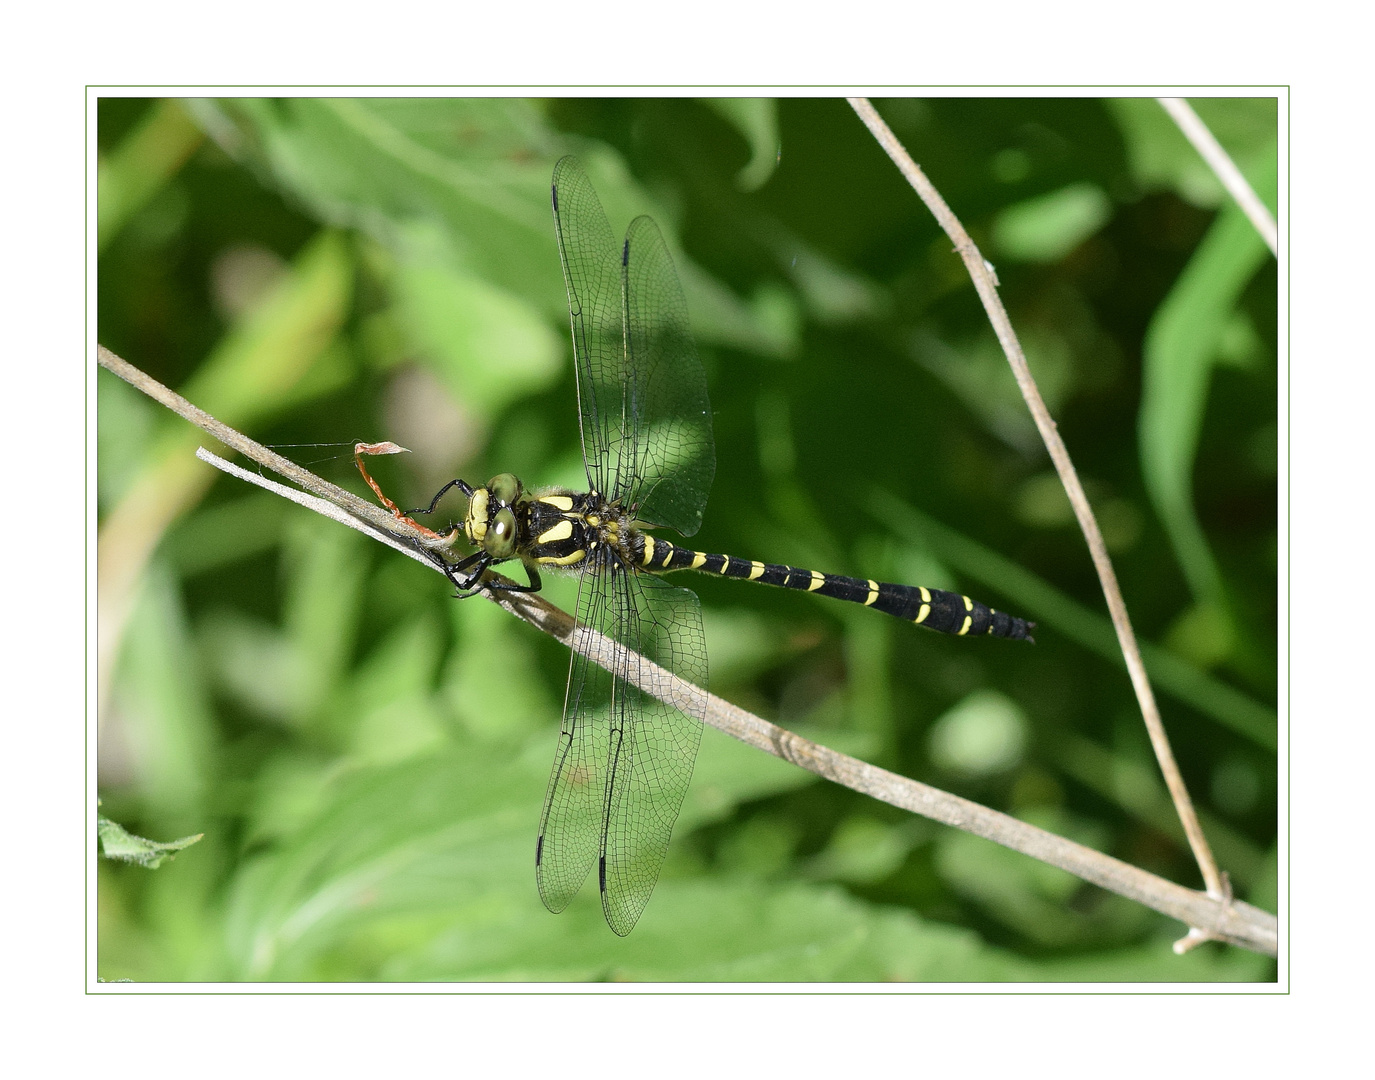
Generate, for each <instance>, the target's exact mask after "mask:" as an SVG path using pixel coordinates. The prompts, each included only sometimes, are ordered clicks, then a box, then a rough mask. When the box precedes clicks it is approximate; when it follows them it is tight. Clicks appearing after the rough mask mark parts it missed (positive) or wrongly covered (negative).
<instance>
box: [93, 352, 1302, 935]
mask: <svg viewBox="0 0 1375 1080" xmlns="http://www.w3.org/2000/svg"><path fill="white" fill-rule="evenodd" d="M100 362H101V364H102V366H104V367H106V368H109V369H110V370H111V371H113V372H115V373H116V374H118V375H120V376H121V377H127V376H126V375H125V373H126V372H128V373H130V374H132V375H134V376H136V378H130V379H129V381H130V382H131V383H133V384H134V385H135V386H138V387H139V388H140V389H142V390H144V391H145V392H146V393H148V394H149V395H150V396H152V397H154V398H156V399H157V400H158V401H162V402H164V403H170V404H169V407H174V408H175V411H176V412H178V413H179V414H180V415H182V416H185V417H186V418H187V419H189V420H191V421H192V423H195V424H197V425H198V426H200V427H203V428H204V429H205V430H207V431H211V432H213V433H214V435H215V437H216V438H217V439H219V440H220V441H221V442H223V443H225V444H227V445H231V446H234V447H235V448H236V449H239V450H240V451H241V452H243V453H244V454H246V455H247V456H248V457H250V458H252V459H253V460H255V461H259V462H261V463H262V464H264V465H267V466H268V467H269V468H275V466H274V465H272V464H271V463H270V462H271V460H273V459H275V460H277V461H281V462H283V463H284V464H286V465H287V466H289V468H290V478H291V479H292V480H295V481H296V482H297V483H300V484H301V486H302V487H305V488H307V489H308V490H310V491H313V492H317V493H318V494H319V496H320V497H319V498H313V497H312V496H310V495H304V494H301V493H300V492H293V491H291V490H290V489H288V488H284V487H282V485H280V484H277V483H275V482H273V481H271V480H268V479H266V478H264V477H262V476H259V475H258V474H256V473H253V472H250V471H248V470H246V469H240V468H238V467H237V466H234V465H231V464H230V463H229V462H226V461H223V460H222V459H220V458H217V457H216V456H215V455H213V454H211V453H209V452H208V451H205V450H201V451H199V452H198V454H197V456H198V457H199V458H201V460H202V461H206V462H208V463H210V464H212V465H214V466H215V467H216V468H221V469H224V470H225V471H226V472H230V473H232V474H233V475H235V476H238V477H240V478H241V479H243V480H246V481H248V482H249V483H252V484H256V485H258V486H259V487H263V488H265V489H267V490H269V491H275V492H277V493H278V494H281V495H283V496H284V497H287V498H290V499H292V501H294V502H297V503H299V504H300V505H302V506H306V507H308V508H309V509H312V510H316V511H318V512H320V513H324V514H326V515H327V516H329V517H331V518H333V519H334V520H336V521H342V522H343V523H344V524H347V525H349V526H350V527H352V528H356V529H359V530H360V531H361V532H365V533H368V534H369V535H372V536H375V537H377V538H378V539H381V540H382V541H383V542H384V543H389V544H390V545H391V546H393V547H396V548H397V549H398V550H400V551H402V553H403V554H406V555H409V556H411V557H412V558H415V559H417V560H419V561H421V562H422V563H424V564H425V565H429V566H431V567H432V568H433V569H435V570H436V572H439V568H438V567H437V566H435V565H434V564H433V562H432V561H431V560H429V559H427V558H426V557H425V556H424V555H423V554H421V553H420V551H419V550H418V549H417V548H416V547H415V539H416V538H415V537H413V536H411V535H410V533H411V531H412V530H410V529H409V527H408V526H406V525H405V524H404V523H403V522H400V521H397V520H396V519H395V518H394V517H392V515H390V514H387V513H385V512H382V511H379V510H378V508H377V507H374V506H371V505H370V504H368V503H366V502H363V501H362V500H360V499H358V498H356V497H355V496H353V495H352V494H350V493H349V492H346V491H343V490H342V489H340V488H336V487H335V486H334V485H333V484H329V483H327V482H326V481H323V480H321V479H320V478H319V477H316V476H314V475H313V474H311V473H309V472H308V471H307V470H305V469H302V468H301V467H300V466H298V465H295V464H294V463H292V462H288V461H285V459H283V458H280V457H279V456H278V455H276V454H273V453H272V452H271V451H269V450H267V449H266V448H264V447H261V446H259V445H258V444H257V443H255V442H253V440H252V439H249V438H247V437H246V436H243V435H241V434H239V433H238V432H236V431H234V430H233V429H231V428H227V427H225V425H223V424H221V423H219V421H217V420H215V419H214V418H213V417H210V416H208V415H207V414H205V413H203V412H201V410H199V409H197V408H195V406H193V405H190V403H189V402H187V401H186V400H185V399H184V398H181V397H179V396H178V395H176V394H173V393H172V392H171V391H169V390H167V389H166V388H165V387H162V386H161V385H160V384H159V383H157V382H155V381H154V380H152V379H150V378H149V377H148V376H146V375H144V374H143V373H142V372H140V371H138V370H137V369H136V368H134V367H132V366H131V365H129V364H127V363H125V362H124V361H122V360H119V358H118V357H115V356H114V355H113V354H112V353H109V352H108V351H107V350H101V357H100ZM284 475H287V474H285V473H284ZM335 493H337V494H338V495H342V496H344V497H345V498H343V499H339V498H337V497H336V495H335ZM355 505H357V506H359V507H361V508H362V509H363V510H365V511H367V512H366V513H365V514H360V515H358V516H359V517H362V518H365V519H366V520H364V521H348V520H345V519H347V518H349V517H350V516H352V515H353V514H354V507H355ZM336 508H337V509H336ZM341 510H342V511H344V512H343V513H342V515H341V514H340V511H341ZM379 533H380V534H381V535H378V534H379ZM484 595H485V596H487V598H488V599H490V600H492V601H493V602H494V603H496V604H498V605H499V606H501V607H503V608H505V609H506V610H507V611H508V612H510V613H511V614H513V615H515V616H517V617H518V618H521V619H523V620H525V621H526V622H528V623H529V624H530V625H532V626H534V627H536V628H537V629H539V630H542V631H544V632H545V633H547V634H549V635H550V636H552V637H554V638H555V639H557V640H558V641H560V642H563V643H564V644H565V645H567V646H568V647H569V648H571V649H573V650H575V651H577V652H580V653H582V654H583V655H585V656H587V657H588V658H589V659H591V660H592V661H593V662H594V663H597V664H599V665H601V666H602V667H606V668H608V669H610V668H611V665H612V664H613V662H614V661H613V657H614V655H615V654H616V652H617V651H618V650H621V649H623V648H624V646H621V645H618V644H617V643H616V642H614V641H612V640H610V639H609V638H607V637H605V636H603V635H601V634H599V633H597V632H595V631H593V630H591V629H589V628H587V627H582V626H579V625H578V624H577V622H576V620H574V618H573V617H572V616H571V615H569V614H568V613H567V612H565V611H562V610H560V609H559V608H557V607H554V605H552V604H550V603H549V602H548V601H547V600H545V599H544V598H543V597H542V596H540V595H539V594H537V593H510V592H505V591H494V590H487V591H486V592H485V593H484ZM617 670H619V671H621V672H622V673H625V672H626V671H630V672H632V673H634V678H635V682H636V685H637V686H639V688H640V689H641V690H643V691H644V692H646V693H648V694H651V695H653V696H655V697H658V698H660V699H661V700H663V701H666V702H668V703H669V704H671V705H675V706H677V707H679V708H681V709H683V710H685V711H687V712H688V713H689V714H703V713H704V714H705V719H706V722H707V723H708V724H710V725H711V726H712V727H714V728H716V729H718V730H719V731H723V732H725V733H726V734H727V735H731V736H733V737H735V738H737V739H739V740H741V741H742V742H745V743H748V744H749V745H750V746H753V747H756V748H757V749H760V750H764V751H766V752H767V753H770V754H773V755H775V756H776V757H780V758H783V759H784V760H785V761H790V762H792V763H793V764H795V765H799V766H801V767H802V768H804V769H807V770H808V771H810V772H813V773H815V774H816V775H818V776H822V777H825V778H826V779H828V780H832V781H834V782H835V783H838V784H842V785H844V786H845V787H848V788H850V789H852V790H854V791H858V792H861V793H863V794H866V795H870V796H872V797H873V798H876V799H880V800H882V801H883V802H886V803H889V804H891V805H893V806H897V807H901V808H902V809H905V810H909V811H911V812H912V813H916V814H921V815H922V816H924V817H928V818H930V819H932V820H933V821H939V822H941V823H942V824H946V825H951V826H954V827H955V828H958V829H963V830H964V831H966V832H969V833H972V834H974V835H976V836H982V837H984V838H985V839H988V840H992V841H993V842H994V843H997V844H1001V845H1003V846H1004V847H1007V848H1011V849H1012V850H1013V851H1020V852H1022V853H1023V854H1026V855H1030V856H1031V857H1032V858H1035V859H1039V860H1041V861H1042V862H1046V863H1049V864H1051V865H1053V866H1058V867H1060V868H1061V869H1063V870H1066V871H1068V872H1069V873H1071V874H1074V875H1075V876H1076V877H1079V878H1081V879H1082V880H1084V881H1087V882H1090V883H1092V884H1095V885H1098V886H1101V887H1102V888H1104V889H1108V890H1109V891H1111V892H1115V893H1118V894H1119V895H1121V896H1125V897H1128V898H1129V899H1132V900H1135V901H1137V902H1138V903H1141V904H1144V905H1145V906H1147V907H1150V908H1152V909H1154V910H1156V911H1159V912H1162V913H1163V914H1165V915H1169V916H1171V917H1172V918H1176V919H1179V920H1180V921H1181V922H1183V923H1185V924H1186V925H1188V926H1191V927H1198V928H1201V930H1202V931H1203V932H1204V933H1206V934H1208V935H1209V936H1210V937H1212V938H1216V939H1217V940H1220V941H1228V942H1231V943H1232V944H1234V945H1238V946H1240V947H1242V948H1246V949H1251V950H1253V951H1255V952H1260V953H1264V954H1266V955H1268V956H1274V955H1276V952H1277V949H1278V933H1279V931H1278V921H1277V920H1276V919H1275V917H1274V916H1273V915H1271V914H1269V913H1268V912H1265V911H1262V910H1260V909H1259V908H1255V907H1252V906H1250V905H1249V904H1243V903H1240V902H1230V903H1228V902H1220V901H1218V900H1215V899H1212V898H1210V897H1208V896H1205V895H1204V894H1202V893H1199V892H1196V891H1194V890H1192V889H1187V888H1185V887H1183V886H1182V885H1176V884H1175V883H1174V882H1171V881H1166V880H1165V879H1163V878H1160V877H1156V876H1155V875H1154V874H1149V873H1147V872H1146V871H1144V870H1140V869H1137V868H1136V867H1134V866H1130V865H1128V864H1127V863H1124V862H1121V861H1120V860H1118V859H1114V858H1112V857H1110V856H1108V855H1104V854H1102V853H1101V852H1097V851H1094V850H1092V849H1091V848H1087V847H1084V846H1083V845H1081V844H1076V843H1074V842H1073V841H1071V840H1066V839H1064V838H1063V837H1059V836H1056V835H1054V834H1053V833H1048V832H1046V831H1044V830H1042V829H1038V828H1036V827H1035V826H1033V825H1028V824H1026V823H1025V822H1022V821H1018V820H1017V819H1016V818H1013V817H1009V816H1007V815H1006V814H1001V813H999V812H997V811H996V810H990V809H988V808H987V807H984V806H980V805H979V804H978V803H974V802H970V801H969V800H968V799H962V798H960V797H959V796H958V795H951V794H949V793H947V792H944V791H941V790H939V789H938V788H933V787H930V786H928V785H926V784H921V783H918V782H917V781H915V780H910V779H908V778H906V777H903V776H898V775H897V774H895V773H891V772H888V771H887V770H885V769H880V768H878V767H876V766H874V765H869V764H867V763H866V762H863V761H859V760H858V759H856V758H852V757H848V756H846V755H845V754H841V753H837V752H836V751H834V750H831V749H829V748H827V747H825V746H821V745H820V744H818V743H814V742H812V741H810V740H808V739H804V738H802V737H801V736H798V735H794V734H793V733H792V732H790V731H786V730H785V729H783V728H780V727H777V726H776V725H774V724H771V723H769V722H768V721H766V720H763V719H761V718H759V717H757V716H754V715H752V714H750V713H748V712H746V711H745V710H744V709H740V708H738V707H737V706H735V705H732V704H730V702H728V701H724V700H722V699H721V698H718V697H715V696H714V695H712V694H709V693H707V692H706V691H705V690H703V689H701V688H700V687H698V686H694V685H693V684H691V683H689V682H686V681H684V680H683V679H680V678H679V677H677V676H676V675H674V674H673V673H672V672H669V671H666V670H664V669H663V668H660V667H658V666H657V665H655V664H653V663H651V662H650V661H648V660H646V659H643V658H637V659H636V662H635V663H632V664H621V665H617Z"/></svg>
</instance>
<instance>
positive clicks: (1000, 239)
mask: <svg viewBox="0 0 1375 1080" xmlns="http://www.w3.org/2000/svg"><path fill="white" fill-rule="evenodd" d="M1111 216H1112V200H1111V199H1109V198H1108V196H1107V193H1106V192H1104V191H1103V189H1102V188H1100V187H1098V186H1096V185H1094V184H1088V183H1078V184H1071V185H1070V186H1068V187H1064V188H1061V189H1060V190H1059V191H1052V192H1049V193H1047V194H1045V195H1040V196H1038V197H1036V198H1035V199H1029V200H1027V201H1026V202H1022V203H1017V204H1016V205H1014V206H1009V207H1007V208H1006V209H1005V210H1003V211H1001V212H1000V213H999V214H998V217H997V218H996V219H995V221H994V222H993V239H994V242H995V243H996V244H997V246H998V250H999V251H1001V252H1002V253H1003V254H1004V255H1006V256H1007V257H1008V258H1011V259H1018V260H1021V261H1022V262H1047V263H1053V262H1059V261H1060V260H1061V259H1063V258H1064V257H1065V256H1066V255H1068V254H1069V253H1070V252H1071V251H1073V250H1074V249H1075V248H1076V247H1078V246H1079V245H1080V244H1081V243H1083V242H1084V241H1085V240H1087V239H1088V238H1089V237H1090V236H1092V235H1093V234H1094V233H1096V232H1097V231H1098V230H1099V229H1101V228H1102V227H1103V226H1104V225H1105V224H1106V223H1107V221H1108V219H1109V218H1110V217H1111Z"/></svg>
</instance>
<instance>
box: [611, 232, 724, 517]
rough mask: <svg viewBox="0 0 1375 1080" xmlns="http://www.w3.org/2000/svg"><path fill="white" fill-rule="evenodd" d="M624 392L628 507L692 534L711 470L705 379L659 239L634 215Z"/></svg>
mask: <svg viewBox="0 0 1375 1080" xmlns="http://www.w3.org/2000/svg"><path fill="white" fill-rule="evenodd" d="M622 270H623V272H624V275H625V287H624V290H623V293H624V297H625V326H626V352H627V355H628V356H629V367H630V372H631V374H630V377H629V378H628V379H627V380H626V386H627V392H628V393H629V394H630V395H632V407H631V408H629V409H627V414H628V415H629V416H631V417H632V418H633V419H634V422H635V424H634V429H635V434H634V438H633V439H632V440H631V445H632V446H633V447H634V453H635V455H636V462H635V477H634V482H633V485H632V488H633V491H632V494H631V498H630V503H631V504H632V505H636V506H638V507H639V511H638V516H639V518H640V520H642V521H647V522H652V523H653V524H655V525H667V526H668V527H669V528H671V529H676V530H677V531H678V532H680V533H681V534H682V535H684V536H691V535H692V534H693V533H695V532H696V531H697V527H698V526H699V525H701V524H702V511H703V510H704V509H705V508H706V505H707V494H708V492H710V491H711V481H712V476H713V475H714V474H715V472H716V450H715V446H714V441H713V439H712V433H711V404H710V402H708V401H707V378H706V374H705V373H704V372H703V371H702V361H701V360H700V359H699V358H698V356H697V346H696V345H694V344H693V341H692V331H691V329H690V327H689V326H688V314H687V301H686V300H684V299H683V287H682V286H681V285H680V284H679V283H678V273H677V271H676V270H675V269H674V268H673V259H672V258H671V257H670V256H669V253H668V247H667V245H665V243H664V238H663V235H662V234H661V233H660V232H659V227H658V226H657V225H655V224H654V222H653V220H651V219H650V218H647V217H637V218H636V219H635V220H634V221H632V222H631V223H630V228H629V229H628V230H627V231H626V234H625V247H624V249H623V253H622Z"/></svg>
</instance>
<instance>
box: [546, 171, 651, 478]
mask: <svg viewBox="0 0 1375 1080" xmlns="http://www.w3.org/2000/svg"><path fill="white" fill-rule="evenodd" d="M552 195H553V203H554V232H555V235H556V236H557V237H558V242H559V261H560V262H561V263H562V264H563V282H564V286H565V287H566V288H567V290H568V316H569V320H570V321H571V323H572V328H573V367H574V371H575V372H576V374H577V383H578V411H579V416H580V420H581V424H582V452H583V460H584V462H585V464H586V467H587V483H588V486H589V487H590V488H591V490H593V491H599V492H601V493H602V494H603V495H606V496H608V497H610V498H615V497H616V495H617V494H619V491H618V490H617V482H618V478H619V477H620V476H621V475H622V474H623V473H629V472H631V471H632V469H631V468H630V467H629V463H628V461H625V460H623V459H627V458H628V457H629V456H630V455H629V454H628V450H629V448H628V446H627V444H626V436H627V431H626V419H625V415H624V411H625V392H624V388H623V384H624V381H625V368H626V361H625V334H624V330H623V327H622V324H621V318H622V312H621V258H620V245H619V244H617V243H616V238H615V236H614V235H613V234H612V232H611V226H610V224H609V223H608V222H607V220H606V213H605V212H604V211H603V210H602V204H601V202H600V201H599V200H598V199H597V193H596V192H595V191H593V190H592V183H591V181H589V180H588V179H587V174H586V173H584V172H583V171H582V166H581V165H579V164H578V162H577V159H576V158H572V157H565V158H561V159H560V160H559V163H558V164H557V165H555V166H554V183H553V189H552ZM632 434H633V431H632Z"/></svg>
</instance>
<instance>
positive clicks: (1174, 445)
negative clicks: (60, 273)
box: [1138, 145, 1277, 611]
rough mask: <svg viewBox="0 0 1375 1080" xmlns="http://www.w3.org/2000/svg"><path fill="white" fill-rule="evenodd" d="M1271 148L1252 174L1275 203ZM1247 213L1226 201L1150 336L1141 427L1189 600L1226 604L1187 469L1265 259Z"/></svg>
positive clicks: (1146, 466) (1147, 465)
mask: <svg viewBox="0 0 1375 1080" xmlns="http://www.w3.org/2000/svg"><path fill="white" fill-rule="evenodd" d="M1276 168H1277V162H1276V158H1275V156H1274V147H1273V145H1272V147H1271V156H1270V159H1269V160H1268V162H1267V163H1266V167H1265V168H1264V169H1262V170H1259V171H1258V173H1257V174H1256V175H1255V176H1253V178H1252V179H1253V181H1255V182H1257V192H1258V194H1260V196H1261V197H1262V198H1265V199H1269V200H1273V199H1274V194H1275V185H1276V184H1277V174H1276ZM1270 257H1271V256H1270V252H1269V250H1268V249H1267V248H1266V246H1265V243H1264V241H1263V240H1261V238H1260V237H1259V236H1258V235H1257V234H1256V231H1255V228H1254V227H1253V226H1252V225H1251V223H1250V221H1249V220H1248V219H1247V218H1246V215H1245V214H1243V213H1242V212H1241V210H1240V209H1238V208H1237V207H1236V206H1228V207H1227V208H1226V209H1225V210H1223V212H1222V214H1221V215H1220V216H1219V217H1218V219H1217V221H1216V222H1214V224H1213V226H1212V228H1211V229H1210V230H1209V231H1208V235H1207V236H1206V237H1205V238H1204V240H1203V243H1202V244H1201V245H1200V246H1199V248H1198V250H1197V251H1196V252H1195V253H1194V255H1193V257H1192V258H1191V259H1190V260H1189V264H1188V265H1187V266H1186V267H1185V268H1184V272H1183V273H1182V274H1181V275H1180V277H1179V280H1178V281H1177V282H1176V283H1175V285H1174V287H1173V288H1172V289H1171V290H1170V293H1169V295H1168V296H1167V297H1166V298H1165V301H1164V302H1163V303H1162V304H1161V305H1160V308H1159V309H1158V310H1157V311H1156V313H1155V316H1154V318H1153V319H1152V320H1151V325H1150V328H1149V329H1148V331H1147V333H1146V340H1145V346H1144V357H1143V367H1144V370H1143V386H1142V399H1141V411H1140V416H1139V420H1138V431H1139V437H1140V441H1141V451H1140V452H1141V468H1142V474H1143V477H1144V479H1145V481H1146V488H1147V491H1148V492H1149V494H1150V497H1151V501H1152V503H1153V504H1154V506H1155V509H1156V512H1157V513H1158V514H1159V515H1160V518H1161V521H1162V522H1163V524H1164V526H1165V529H1166V531H1167V532H1168V533H1169V537H1170V543H1171V544H1172V545H1173V547H1174V551H1175V557H1176V558H1177V559H1178V561H1179V565H1180V567H1181V569H1182V570H1183V571H1184V576H1185V578H1186V579H1187V580H1188V582H1189V587H1190V589H1191V590H1192V592H1193V594H1194V597H1195V599H1196V600H1198V601H1199V602H1201V603H1206V604H1209V605H1211V606H1212V607H1214V608H1216V609H1218V610H1220V611H1225V610H1226V598H1225V595H1224V590H1223V584H1222V577H1221V574H1220V572H1219V571H1218V568H1217V563H1216V560H1215V559H1214V557H1213V554H1212V551H1211V549H1210V548H1209V546H1208V541H1207V539H1206V538H1205V536H1204V535H1203V530H1202V527H1201V526H1200V525H1199V522H1198V517H1197V515H1196V513H1195V511H1194V507H1193V468H1194V461H1195V458H1196V456H1197V452H1198V442H1199V434H1200V431H1201V429H1202V424H1203V415H1204V410H1205V408H1206V406H1207V400H1208V386H1209V382H1210V379H1211V375H1212V369H1213V365H1214V364H1215V363H1216V362H1217V360H1218V357H1219V348H1220V345H1221V344H1222V342H1223V341H1224V334H1225V331H1226V329H1227V327H1228V326H1229V324H1230V323H1231V321H1232V318H1233V314H1234V312H1235V310H1236V305H1237V301H1238V300H1239V299H1240V297H1241V293H1242V291H1243V289H1245V287H1246V284H1247V283H1248V282H1249V281H1250V280H1251V278H1252V277H1253V276H1254V274H1255V273H1256V271H1257V270H1258V269H1259V268H1260V266H1261V265H1262V264H1263V263H1265V262H1266V261H1267V260H1268V259H1269V258H1270Z"/></svg>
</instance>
